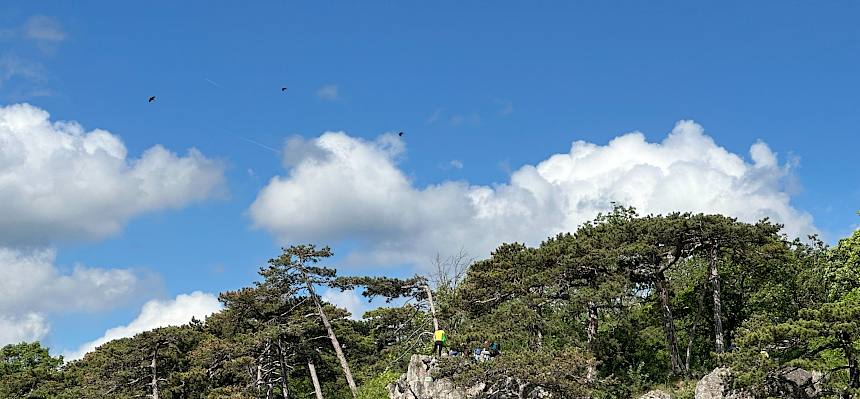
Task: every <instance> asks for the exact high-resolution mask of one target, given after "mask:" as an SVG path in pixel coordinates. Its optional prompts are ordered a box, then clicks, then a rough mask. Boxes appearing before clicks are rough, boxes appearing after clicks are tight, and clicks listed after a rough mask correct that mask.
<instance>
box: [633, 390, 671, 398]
mask: <svg viewBox="0 0 860 399" xmlns="http://www.w3.org/2000/svg"><path fill="white" fill-rule="evenodd" d="M639 399H672V395H669V394H668V393H666V392H663V391H661V390H659V389H655V390H653V391H648V392H646V393H645V394H644V395H642V396H640V397H639Z"/></svg>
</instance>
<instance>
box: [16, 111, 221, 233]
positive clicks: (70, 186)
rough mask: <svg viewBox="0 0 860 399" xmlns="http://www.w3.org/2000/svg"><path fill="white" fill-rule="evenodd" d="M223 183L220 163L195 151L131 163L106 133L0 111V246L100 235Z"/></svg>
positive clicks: (159, 153) (161, 152)
mask: <svg viewBox="0 0 860 399" xmlns="http://www.w3.org/2000/svg"><path fill="white" fill-rule="evenodd" d="M223 180H224V177H223V166H222V165H221V163H219V162H217V161H213V160H211V159H208V158H206V157H204V156H203V155H202V154H201V153H200V152H199V151H197V150H195V149H191V150H189V151H188V153H187V154H186V155H185V156H178V155H176V154H174V153H172V152H170V151H168V150H167V149H165V148H164V147H161V146H158V145H157V146H154V147H152V148H150V149H148V150H146V151H145V152H144V153H143V155H142V156H141V157H140V158H137V159H129V158H127V151H126V148H125V145H123V143H122V141H121V140H120V139H119V137H117V136H115V135H113V134H111V133H110V132H107V131H105V130H100V129H96V130H92V131H89V132H86V131H85V130H84V129H83V127H81V126H80V125H79V124H78V123H76V122H62V121H61V122H52V121H50V119H49V115H48V113H47V112H46V111H44V110H42V109H39V108H37V107H34V106H31V105H28V104H17V105H10V106H6V107H0V245H3V244H6V245H7V246H8V245H20V244H30V245H32V244H37V245H38V244H46V243H50V242H53V241H56V240H77V239H82V238H83V239H93V238H101V237H105V236H108V235H110V234H113V233H116V232H117V231H119V230H120V229H121V228H122V226H123V225H124V224H125V223H126V222H127V221H128V220H129V219H130V218H132V217H134V216H136V215H139V214H141V213H144V212H148V211H156V210H162V209H170V208H178V207H181V206H183V205H186V204H188V203H190V202H194V201H199V200H203V199H205V198H208V197H210V196H212V195H213V194H214V193H216V192H217V191H218V190H219V189H220V188H221V187H222V184H223Z"/></svg>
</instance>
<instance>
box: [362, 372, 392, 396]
mask: <svg viewBox="0 0 860 399" xmlns="http://www.w3.org/2000/svg"><path fill="white" fill-rule="evenodd" d="M398 378H400V373H397V372H394V371H385V372H383V373H381V374H379V375H377V376H375V377H373V378H370V379H368V380H367V381H366V382H365V383H364V384H363V385H362V386H361V387H359V388H358V399H380V398H387V397H388V388H387V387H388V384H391V383H393V382H394V381H397V379H398Z"/></svg>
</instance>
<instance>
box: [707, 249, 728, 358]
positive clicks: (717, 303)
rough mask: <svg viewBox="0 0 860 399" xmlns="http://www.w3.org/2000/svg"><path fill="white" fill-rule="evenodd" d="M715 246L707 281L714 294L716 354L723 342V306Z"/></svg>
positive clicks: (720, 349) (722, 346)
mask: <svg viewBox="0 0 860 399" xmlns="http://www.w3.org/2000/svg"><path fill="white" fill-rule="evenodd" d="M717 252H718V248H717V246H716V245H714V246H713V247H711V259H710V262H709V263H708V269H709V273H708V279H709V280H710V281H711V289H712V291H713V293H714V346H715V349H716V351H717V353H723V351H724V348H725V342H724V340H723V318H722V314H723V305H722V300H721V298H720V270H719V269H718V268H717Z"/></svg>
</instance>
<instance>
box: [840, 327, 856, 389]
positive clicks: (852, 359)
mask: <svg viewBox="0 0 860 399" xmlns="http://www.w3.org/2000/svg"><path fill="white" fill-rule="evenodd" d="M839 340H840V341H841V343H842V350H843V351H844V352H845V359H846V360H848V386H849V387H850V388H860V368H858V365H857V356H856V355H855V354H854V342H853V341H852V339H851V334H849V333H848V332H845V331H841V332H839Z"/></svg>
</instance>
